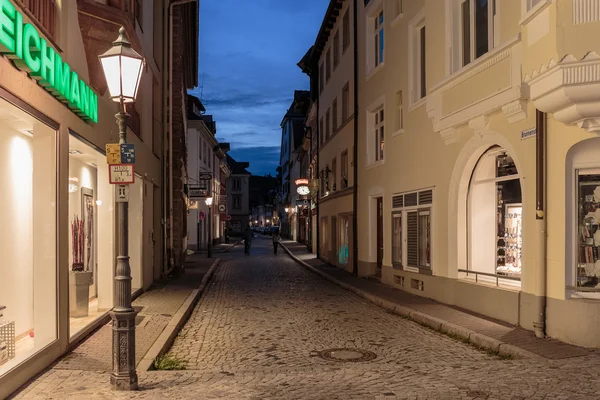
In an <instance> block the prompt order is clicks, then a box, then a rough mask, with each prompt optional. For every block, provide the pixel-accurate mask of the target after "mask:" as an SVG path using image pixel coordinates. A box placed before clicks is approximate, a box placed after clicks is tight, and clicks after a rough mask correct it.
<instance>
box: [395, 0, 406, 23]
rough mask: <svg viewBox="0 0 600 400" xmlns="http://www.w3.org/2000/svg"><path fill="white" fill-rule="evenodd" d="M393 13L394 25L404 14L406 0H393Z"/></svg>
mask: <svg viewBox="0 0 600 400" xmlns="http://www.w3.org/2000/svg"><path fill="white" fill-rule="evenodd" d="M392 15H393V20H392V26H396V25H397V24H398V21H400V19H402V17H403V16H404V0H392Z"/></svg>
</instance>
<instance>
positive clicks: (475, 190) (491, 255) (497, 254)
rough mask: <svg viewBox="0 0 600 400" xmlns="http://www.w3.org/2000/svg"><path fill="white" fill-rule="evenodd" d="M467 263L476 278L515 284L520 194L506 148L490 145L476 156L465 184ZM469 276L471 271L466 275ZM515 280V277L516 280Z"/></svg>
mask: <svg viewBox="0 0 600 400" xmlns="http://www.w3.org/2000/svg"><path fill="white" fill-rule="evenodd" d="M467 215H468V225H467V226H468V233H467V235H468V243H469V252H468V266H467V269H468V270H469V271H474V272H480V273H483V274H485V275H483V274H482V275H478V276H477V279H478V280H483V281H485V280H490V279H491V280H493V281H494V282H496V278H497V277H496V276H500V277H511V278H513V279H512V280H511V279H501V280H500V282H501V283H503V284H512V285H515V284H516V285H519V284H520V277H521V247H522V232H521V227H522V197H521V184H520V181H519V173H518V171H517V167H516V165H515V162H514V160H513V159H512V157H511V156H510V155H509V154H507V152H506V150H504V149H503V148H501V147H498V146H494V147H492V148H490V149H488V150H487V151H486V152H485V153H484V154H483V155H482V156H481V158H480V159H479V161H478V162H477V165H476V166H475V169H474V171H473V174H472V176H471V182H470V184H469V195H468V210H467ZM467 276H469V277H473V275H471V274H467ZM516 279H518V280H516Z"/></svg>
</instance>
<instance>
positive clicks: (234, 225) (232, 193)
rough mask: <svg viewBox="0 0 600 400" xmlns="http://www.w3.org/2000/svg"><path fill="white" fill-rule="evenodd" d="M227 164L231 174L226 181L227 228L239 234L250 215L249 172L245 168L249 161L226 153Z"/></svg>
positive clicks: (232, 232)
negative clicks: (242, 160)
mask: <svg viewBox="0 0 600 400" xmlns="http://www.w3.org/2000/svg"><path fill="white" fill-rule="evenodd" d="M227 164H228V165H229V168H230V169H231V176H230V179H229V180H228V182H227V209H228V211H229V216H230V218H231V219H230V220H229V225H228V226H229V230H230V233H231V234H232V235H241V234H242V233H243V232H244V230H245V229H246V227H247V226H248V223H249V217H250V175H251V174H250V172H248V170H246V168H248V167H249V166H250V163H249V162H238V161H236V160H234V159H233V157H231V156H230V155H229V154H227Z"/></svg>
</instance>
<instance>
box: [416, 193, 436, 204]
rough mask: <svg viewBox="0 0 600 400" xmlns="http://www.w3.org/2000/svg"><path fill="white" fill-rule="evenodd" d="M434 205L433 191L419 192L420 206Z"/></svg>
mask: <svg viewBox="0 0 600 400" xmlns="http://www.w3.org/2000/svg"><path fill="white" fill-rule="evenodd" d="M432 203H433V191H432V190H424V191H422V192H419V205H421V204H432Z"/></svg>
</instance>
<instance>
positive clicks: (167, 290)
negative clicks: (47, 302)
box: [51, 255, 219, 372]
mask: <svg viewBox="0 0 600 400" xmlns="http://www.w3.org/2000/svg"><path fill="white" fill-rule="evenodd" d="M218 261H219V259H215V258H207V257H201V256H200V255H191V256H188V257H187V261H186V263H185V268H184V273H183V274H182V275H181V276H179V277H177V278H172V279H168V280H165V281H163V282H157V283H155V284H153V285H152V286H151V287H150V288H149V289H148V290H146V291H145V292H144V293H143V294H142V295H141V296H139V297H138V298H137V299H136V300H135V301H134V302H133V307H134V309H135V310H136V311H138V315H137V316H136V330H135V340H136V362H137V364H138V370H139V363H140V362H141V361H142V359H143V358H144V356H145V355H146V353H148V350H150V349H151V347H152V346H153V345H154V344H155V342H156V341H157V339H159V337H160V335H161V334H162V333H163V331H164V330H165V328H167V327H168V326H170V325H172V324H174V323H175V324H177V322H178V321H173V320H174V319H175V318H182V317H184V315H180V314H181V313H178V311H179V310H180V308H181V307H182V306H183V305H184V304H185V303H186V300H187V299H188V298H189V296H190V295H191V294H192V293H193V292H194V291H197V290H198V288H199V286H200V284H201V282H202V280H203V278H204V277H205V276H206V275H207V273H208V272H209V270H210V269H211V267H213V266H215V267H216V265H217V264H218ZM188 306H189V307H190V309H191V308H193V304H189V305H188ZM111 349H112V322H108V323H106V324H104V325H103V326H102V327H100V328H99V329H98V330H96V331H94V332H92V333H91V334H90V335H89V336H88V337H87V338H85V339H84V340H82V341H81V342H80V343H79V344H78V345H76V346H75V347H74V348H73V349H72V350H71V351H70V352H69V353H67V354H66V355H65V356H63V357H62V358H61V359H59V360H58V361H57V362H56V363H55V364H54V365H53V366H52V367H51V369H54V370H80V371H101V372H109V371H111V370H112V359H111V357H112V353H111Z"/></svg>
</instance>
